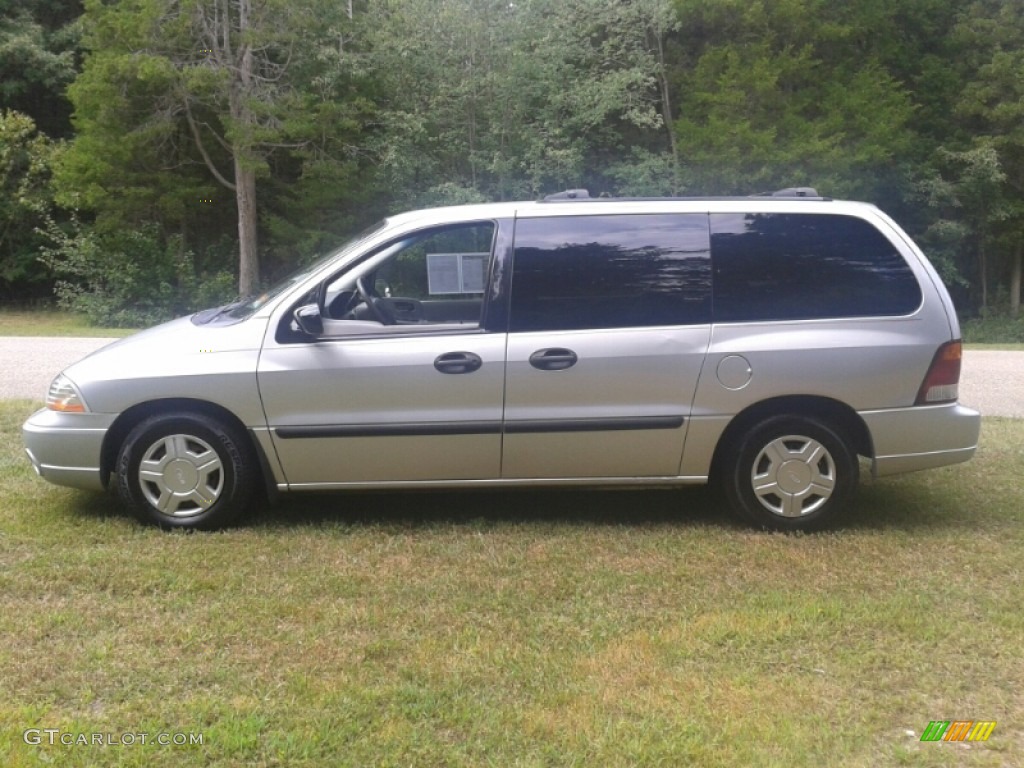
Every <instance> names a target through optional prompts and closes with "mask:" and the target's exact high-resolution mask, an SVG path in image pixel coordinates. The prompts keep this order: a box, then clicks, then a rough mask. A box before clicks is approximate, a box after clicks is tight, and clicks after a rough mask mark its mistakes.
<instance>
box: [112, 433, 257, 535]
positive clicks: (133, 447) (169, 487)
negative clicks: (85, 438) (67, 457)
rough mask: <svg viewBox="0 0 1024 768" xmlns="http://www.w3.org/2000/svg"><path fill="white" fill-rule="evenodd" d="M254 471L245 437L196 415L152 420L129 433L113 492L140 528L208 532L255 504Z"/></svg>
mask: <svg viewBox="0 0 1024 768" xmlns="http://www.w3.org/2000/svg"><path fill="white" fill-rule="evenodd" d="M257 479H258V478H257V469H256V461H255V457H254V456H253V455H252V449H251V446H249V445H248V442H247V440H246V438H245V436H244V435H240V434H238V433H237V430H235V429H233V428H231V427H229V426H227V425H226V424H224V423H222V422H221V421H219V420H217V419H215V418H212V417H208V416H205V415H201V414H198V413H187V414H179V415H160V416H153V417H151V418H149V419H146V420H145V421H143V422H141V423H140V424H138V425H137V426H136V427H135V429H133V430H132V431H131V433H130V434H129V435H128V438H127V439H126V440H125V442H124V445H123V446H122V448H121V452H120V454H119V456H118V459H117V488H118V493H119V494H120V496H121V498H122V500H123V501H124V502H125V504H126V505H127V506H128V507H129V508H130V509H131V510H132V512H133V513H134V514H135V516H136V517H138V518H139V520H141V521H142V522H145V523H150V524H155V525H159V526H160V527H162V528H189V529H197V530H211V529H214V528H220V527H222V526H224V525H227V524H228V523H231V522H232V521H234V520H235V519H236V518H237V517H238V516H239V515H240V514H241V513H242V512H243V511H245V509H246V508H247V507H248V506H249V505H250V503H251V502H252V501H253V500H254V489H255V488H256V487H257Z"/></svg>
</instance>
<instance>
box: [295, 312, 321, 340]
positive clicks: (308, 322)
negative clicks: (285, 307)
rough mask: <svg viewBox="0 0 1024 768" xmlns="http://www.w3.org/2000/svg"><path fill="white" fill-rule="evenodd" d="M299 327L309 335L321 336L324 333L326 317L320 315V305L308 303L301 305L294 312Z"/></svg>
mask: <svg viewBox="0 0 1024 768" xmlns="http://www.w3.org/2000/svg"><path fill="white" fill-rule="evenodd" d="M292 317H294V318H295V322H296V323H297V324H298V326H299V328H300V329H301V330H302V332H303V333H305V334H306V335H307V336H312V337H313V338H315V339H316V338H319V337H320V336H323V333H324V319H323V317H321V316H320V307H318V306H317V305H316V304H306V305H305V306H303V307H299V308H298V309H296V310H295V312H294V313H293V314H292Z"/></svg>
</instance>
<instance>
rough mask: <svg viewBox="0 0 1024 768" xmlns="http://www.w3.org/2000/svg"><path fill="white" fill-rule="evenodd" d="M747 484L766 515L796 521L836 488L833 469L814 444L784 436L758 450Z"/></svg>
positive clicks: (824, 452) (827, 456) (819, 446)
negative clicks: (796, 518) (795, 518)
mask: <svg viewBox="0 0 1024 768" xmlns="http://www.w3.org/2000/svg"><path fill="white" fill-rule="evenodd" d="M750 480H751V483H752V486H753V489H754V495H755V496H756V497H757V500H758V501H759V502H760V503H761V506H763V507H764V508H765V509H767V510H768V511H769V512H771V513H773V514H776V515H780V516H782V517H800V516H802V515H808V514H810V513H811V512H814V511H815V510H817V509H820V508H821V506H822V505H823V504H825V502H827V501H828V500H829V497H830V496H831V495H832V491H833V490H834V489H835V486H836V465H835V461H833V459H832V455H831V454H830V453H829V452H828V451H827V450H825V446H823V445H822V444H821V443H819V442H818V441H817V440H813V439H811V438H809V437H804V436H801V435H786V436H785V437H780V438H777V439H775V440H772V441H771V442H770V443H768V445H766V446H765V447H764V448H763V449H762V450H761V452H760V453H759V454H758V455H757V459H755V460H754V468H753V470H752V472H751V477H750Z"/></svg>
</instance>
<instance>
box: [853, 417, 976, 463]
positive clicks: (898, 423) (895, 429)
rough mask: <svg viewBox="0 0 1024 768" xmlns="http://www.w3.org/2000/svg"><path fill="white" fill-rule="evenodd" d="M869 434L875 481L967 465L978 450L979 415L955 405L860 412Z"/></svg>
mask: <svg viewBox="0 0 1024 768" xmlns="http://www.w3.org/2000/svg"><path fill="white" fill-rule="evenodd" d="M860 415H861V418H863V419H864V423H865V424H866V425H867V427H868V430H870V432H871V440H872V443H873V444H874V449H875V451H874V452H875V456H874V461H873V462H872V466H871V474H872V475H873V476H875V477H883V476H885V475H896V474H900V473H903V472H916V471H917V470H919V469H932V468H933V467H944V466H946V465H947V464H959V463H960V462H962V461H967V460H968V459H969V458H971V456H973V455H974V452H975V450H976V449H977V448H978V436H979V435H980V433H981V414H980V413H978V412H977V411H975V410H972V409H970V408H966V407H964V406H962V405H960V404H959V403H949V404H947V405H926V406H914V407H912V408H892V409H886V410H883V411H861V413H860Z"/></svg>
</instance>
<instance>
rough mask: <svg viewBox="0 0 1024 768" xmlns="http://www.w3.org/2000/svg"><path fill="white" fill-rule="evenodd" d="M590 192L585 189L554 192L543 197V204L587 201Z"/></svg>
mask: <svg viewBox="0 0 1024 768" xmlns="http://www.w3.org/2000/svg"><path fill="white" fill-rule="evenodd" d="M589 199H590V192H588V191H587V190H585V189H567V190H565V191H564V192H555V193H554V194H553V195H545V196H544V202H553V201H556V200H589Z"/></svg>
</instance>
